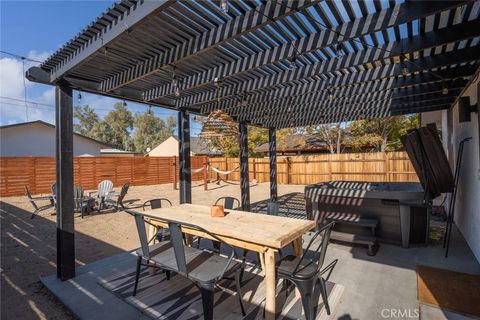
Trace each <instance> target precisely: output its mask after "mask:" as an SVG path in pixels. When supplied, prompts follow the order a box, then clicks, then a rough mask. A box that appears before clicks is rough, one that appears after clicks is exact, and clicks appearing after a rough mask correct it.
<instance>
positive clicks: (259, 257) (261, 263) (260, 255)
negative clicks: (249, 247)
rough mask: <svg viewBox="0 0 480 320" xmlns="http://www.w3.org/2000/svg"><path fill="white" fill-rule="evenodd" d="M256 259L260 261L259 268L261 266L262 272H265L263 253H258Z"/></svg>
mask: <svg viewBox="0 0 480 320" xmlns="http://www.w3.org/2000/svg"><path fill="white" fill-rule="evenodd" d="M258 261H259V262H260V268H262V272H263V274H265V254H264V253H263V252H259V253H258Z"/></svg>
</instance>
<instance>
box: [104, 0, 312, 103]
mask: <svg viewBox="0 0 480 320" xmlns="http://www.w3.org/2000/svg"><path fill="white" fill-rule="evenodd" d="M318 2H319V0H303V1H299V2H296V1H293V2H292V5H293V8H292V9H291V8H290V7H289V6H278V5H277V4H276V1H266V2H265V4H262V5H260V6H257V7H254V8H252V10H250V11H247V12H246V13H245V14H244V15H239V16H237V17H236V18H235V19H233V20H228V21H227V22H226V23H224V24H220V25H219V26H218V27H216V28H212V29H210V30H209V31H208V32H205V33H203V34H202V35H201V36H198V37H195V38H192V39H190V40H188V41H186V42H184V43H182V44H181V45H179V46H176V47H174V48H172V49H171V50H169V51H167V52H164V53H162V54H158V55H155V56H154V57H151V58H150V59H148V60H145V61H142V62H140V63H138V64H137V65H135V66H133V67H130V68H128V69H126V70H124V71H122V72H119V73H118V74H116V75H114V76H111V77H109V78H108V79H106V80H105V81H102V84H101V88H102V90H103V91H105V92H110V91H114V90H116V89H118V88H120V87H122V86H125V85H127V84H129V83H132V82H135V81H140V80H142V79H143V78H145V77H147V76H149V75H151V74H153V73H155V72H157V71H158V70H159V69H161V68H162V67H164V66H167V65H169V64H173V65H175V64H179V63H180V62H181V61H183V60H184V59H193V58H195V56H197V55H199V54H202V53H204V52H205V51H207V50H211V49H213V48H216V47H218V46H219V45H221V44H223V43H224V42H226V41H229V40H233V39H236V38H238V37H240V36H242V35H243V34H245V33H247V32H250V31H252V30H255V29H258V28H260V27H262V26H264V25H266V24H268V23H270V21H269V19H268V18H267V17H270V19H279V18H281V17H284V16H288V15H291V14H293V13H295V12H296V10H298V9H299V8H307V7H309V6H311V5H313V4H316V3H318ZM146 100H149V99H146Z"/></svg>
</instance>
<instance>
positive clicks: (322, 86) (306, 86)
mask: <svg viewBox="0 0 480 320" xmlns="http://www.w3.org/2000/svg"><path fill="white" fill-rule="evenodd" d="M477 59H480V46H476V47H473V48H467V49H461V50H456V51H452V52H449V53H446V54H443V55H438V56H430V57H425V58H421V59H418V60H416V61H415V65H414V66H412V69H411V70H410V73H411V75H410V76H409V77H399V78H396V79H395V81H394V83H393V84H392V88H395V87H399V86H406V85H410V84H418V83H422V82H428V81H429V80H431V81H438V80H440V79H441V78H443V79H451V78H452V76H453V77H454V76H455V75H456V74H458V73H457V72H455V71H456V70H457V69H458V68H454V69H453V70H451V72H450V73H447V72H445V71H443V70H439V71H437V72H435V74H434V75H433V74H430V73H425V75H426V77H422V78H423V79H424V80H423V81H422V79H420V78H419V77H417V75H414V74H413V73H414V72H416V71H423V70H430V69H433V68H442V67H446V66H450V65H452V62H453V61H454V63H455V64H462V63H465V62H471V61H474V60H477ZM462 68H463V67H462ZM402 69H403V68H402V65H401V64H390V65H386V66H381V67H377V68H373V69H368V70H364V71H360V72H354V73H350V74H345V75H342V76H339V77H335V78H334V79H331V80H330V81H328V80H324V79H321V78H317V79H309V82H308V83H304V82H300V83H294V84H292V85H289V86H283V87H281V88H278V89H274V90H272V91H268V92H267V95H268V96H266V94H265V92H253V93H251V94H249V95H248V96H247V97H244V98H246V100H247V104H248V105H247V108H245V107H244V106H243V105H241V104H239V103H238V99H229V100H224V101H222V103H221V104H220V108H221V109H222V110H225V111H226V112H227V113H229V114H230V115H237V114H238V113H239V112H241V113H242V114H248V113H250V112H252V111H253V112H255V111H257V112H258V111H261V110H262V106H264V105H265V103H267V104H268V108H269V109H270V108H272V107H273V106H274V105H275V104H276V103H277V102H278V103H282V101H283V103H287V102H288V101H289V100H290V99H292V98H293V97H296V96H306V95H311V94H314V93H315V92H318V91H322V90H327V89H328V90H338V89H340V88H341V87H344V86H349V85H354V84H362V83H368V82H371V81H377V80H385V79H389V78H392V77H397V76H400V75H402V72H403V70H402ZM471 69H473V70H472V71H471V73H470V74H473V73H474V72H475V69H474V68H471ZM435 75H437V76H435ZM404 79H406V80H408V79H413V80H416V82H410V84H406V81H405V80H404ZM272 102H273V105H272ZM213 107H217V106H211V105H203V106H202V109H201V110H202V111H204V112H207V111H208V110H210V108H213Z"/></svg>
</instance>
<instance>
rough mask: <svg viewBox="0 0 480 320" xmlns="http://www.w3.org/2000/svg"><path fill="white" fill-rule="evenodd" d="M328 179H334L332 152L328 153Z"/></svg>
mask: <svg viewBox="0 0 480 320" xmlns="http://www.w3.org/2000/svg"><path fill="white" fill-rule="evenodd" d="M328 179H329V181H332V180H333V175H332V154H328Z"/></svg>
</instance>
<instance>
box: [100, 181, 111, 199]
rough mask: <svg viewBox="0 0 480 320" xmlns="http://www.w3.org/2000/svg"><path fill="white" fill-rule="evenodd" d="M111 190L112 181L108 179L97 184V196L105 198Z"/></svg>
mask: <svg viewBox="0 0 480 320" xmlns="http://www.w3.org/2000/svg"><path fill="white" fill-rule="evenodd" d="M112 190H113V182H112V181H110V180H103V181H101V182H100V183H99V184H98V197H99V198H102V197H103V198H107V197H108V194H109V193H110V192H112Z"/></svg>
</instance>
